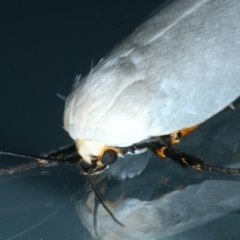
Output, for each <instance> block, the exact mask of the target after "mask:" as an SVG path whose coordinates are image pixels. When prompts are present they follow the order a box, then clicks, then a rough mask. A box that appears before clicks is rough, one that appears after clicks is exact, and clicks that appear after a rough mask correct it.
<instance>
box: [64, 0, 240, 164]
mask: <svg viewBox="0 0 240 240" xmlns="http://www.w3.org/2000/svg"><path fill="white" fill-rule="evenodd" d="M239 95H240V1H238V0H181V1H180V0H178V1H172V2H171V3H169V4H167V6H165V7H164V9H161V10H160V11H159V12H158V13H157V14H155V15H153V16H152V17H151V18H150V19H149V20H148V21H146V22H145V23H144V24H143V25H141V26H140V27H138V28H137V29H136V30H135V31H134V32H133V33H132V34H131V35H130V36H129V37H128V38H126V39H125V40H124V41H123V42H122V43H121V44H120V45H118V46H117V47H116V48H115V49H113V50H112V51H111V52H110V54H108V55H107V56H106V57H105V58H104V59H102V60H101V61H100V62H99V63H98V64H97V65H96V66H95V67H94V68H93V69H92V70H91V72H90V73H89V75H88V76H86V77H85V78H83V79H81V80H80V81H79V83H77V84H76V87H75V88H74V89H73V90H72V92H71V93H70V94H69V96H68V97H67V99H66V105H65V111H64V128H65V130H66V131H67V132H68V133H69V135H70V136H71V137H72V138H73V139H74V140H75V141H76V147H77V151H78V153H79V155H80V156H81V157H82V159H83V161H85V162H86V163H88V164H92V163H93V160H94V161H96V160H97V165H98V166H102V164H101V162H100V160H101V158H102V156H103V154H104V152H105V151H106V150H107V149H113V150H115V151H116V153H117V154H121V153H120V152H119V151H118V147H120V148H121V147H127V146H132V145H133V144H135V143H139V142H143V141H145V140H147V139H150V138H151V137H156V136H162V135H167V134H171V133H173V132H175V131H179V130H181V129H185V128H189V127H193V126H195V125H198V124H200V123H202V122H204V121H206V120H207V119H208V118H210V117H212V116H213V115H215V114H216V113H218V112H219V111H221V110H222V109H224V108H225V107H226V106H228V105H230V104H231V103H232V102H233V101H234V100H235V99H236V98H238V97H239Z"/></svg>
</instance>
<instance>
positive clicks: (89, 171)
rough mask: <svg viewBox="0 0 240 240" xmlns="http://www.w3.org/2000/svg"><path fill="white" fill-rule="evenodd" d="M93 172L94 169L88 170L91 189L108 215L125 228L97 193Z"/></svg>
mask: <svg viewBox="0 0 240 240" xmlns="http://www.w3.org/2000/svg"><path fill="white" fill-rule="evenodd" d="M92 170H93V169H92V168H90V169H89V170H88V172H87V180H88V182H89V183H90V185H91V187H92V190H93V191H94V194H95V195H96V197H97V199H98V201H99V202H100V203H101V204H102V206H103V207H104V209H105V210H106V211H107V212H108V214H109V215H110V216H111V218H112V219H113V220H114V221H115V222H116V223H117V224H118V225H120V226H121V227H125V225H124V224H122V223H121V222H120V221H118V220H117V218H116V217H115V216H114V215H113V213H112V212H111V211H110V210H109V209H108V207H107V206H106V205H105V203H104V202H103V200H102V198H101V196H100V195H99V193H98V191H97V189H96V187H95V185H94V183H93V181H92V179H91V171H92Z"/></svg>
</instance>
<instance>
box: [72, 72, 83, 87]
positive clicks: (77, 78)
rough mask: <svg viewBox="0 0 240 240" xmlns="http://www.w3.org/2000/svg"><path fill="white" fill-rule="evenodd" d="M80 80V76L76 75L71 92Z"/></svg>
mask: <svg viewBox="0 0 240 240" xmlns="http://www.w3.org/2000/svg"><path fill="white" fill-rule="evenodd" d="M80 80H81V75H77V76H76V77H75V80H74V82H73V86H72V90H73V89H74V88H75V87H76V86H77V85H78V83H79V81H80Z"/></svg>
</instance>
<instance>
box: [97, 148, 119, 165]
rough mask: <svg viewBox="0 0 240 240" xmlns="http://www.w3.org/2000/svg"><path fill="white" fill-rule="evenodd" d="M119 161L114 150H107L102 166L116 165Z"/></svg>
mask: <svg viewBox="0 0 240 240" xmlns="http://www.w3.org/2000/svg"><path fill="white" fill-rule="evenodd" d="M116 159H117V153H116V152H115V151H113V150H106V151H105V152H104V154H103V156H102V159H101V161H102V164H104V165H110V164H112V163H114V162H115V161H116Z"/></svg>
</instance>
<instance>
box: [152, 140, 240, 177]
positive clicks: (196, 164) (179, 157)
mask: <svg viewBox="0 0 240 240" xmlns="http://www.w3.org/2000/svg"><path fill="white" fill-rule="evenodd" d="M149 148H150V149H151V150H152V151H154V153H155V154H156V155H157V156H159V157H161V158H167V157H168V158H170V159H172V160H173V161H175V162H176V163H178V164H179V165H180V166H182V167H183V168H192V169H195V170H199V171H200V170H207V171H211V172H216V173H223V174H233V175H235V174H236V175H239V174H240V169H239V168H228V167H221V166H215V165H210V164H206V163H205V162H204V161H203V160H201V159H200V158H197V157H194V156H192V155H190V154H187V153H184V152H182V151H180V150H178V149H174V148H171V147H169V146H166V145H163V144H160V143H154V144H151V145H149Z"/></svg>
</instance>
